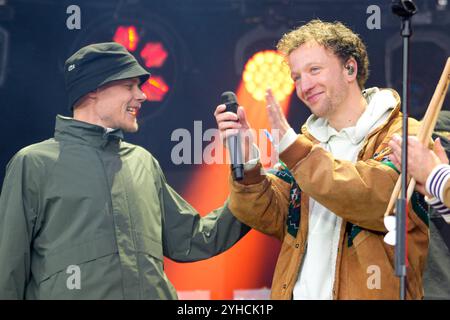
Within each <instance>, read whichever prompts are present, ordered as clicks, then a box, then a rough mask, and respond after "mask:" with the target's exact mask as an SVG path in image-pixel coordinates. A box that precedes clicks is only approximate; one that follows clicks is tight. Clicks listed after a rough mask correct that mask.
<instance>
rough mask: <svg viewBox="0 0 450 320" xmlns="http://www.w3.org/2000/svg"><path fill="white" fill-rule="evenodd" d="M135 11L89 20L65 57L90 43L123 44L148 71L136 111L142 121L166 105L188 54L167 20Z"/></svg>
mask: <svg viewBox="0 0 450 320" xmlns="http://www.w3.org/2000/svg"><path fill="white" fill-rule="evenodd" d="M136 10H137V9H136V7H134V9H133V8H128V9H127V10H125V11H124V12H122V13H121V14H120V15H119V16H114V15H113V16H111V14H110V13H106V14H105V15H102V16H99V17H98V18H97V19H95V20H92V22H91V23H90V24H89V25H86V26H84V27H83V28H82V30H81V32H80V33H79V36H78V37H77V39H76V40H75V41H74V43H73V45H72V47H71V48H70V51H69V52H68V53H67V56H70V55H72V54H73V53H74V52H75V51H77V50H78V49H80V48H81V47H83V46H86V45H88V44H92V43H99V42H110V41H115V42H117V43H120V44H122V45H123V46H124V47H126V48H127V49H128V51H130V52H131V53H132V54H133V55H134V56H135V58H136V59H137V60H138V62H139V63H140V64H141V65H142V66H144V67H145V68H146V69H147V70H148V71H149V72H150V74H151V77H150V79H149V81H147V82H146V83H144V84H143V85H142V90H143V91H144V93H145V94H146V95H147V101H146V102H144V103H143V104H142V108H141V110H140V113H139V121H140V122H141V124H142V123H144V122H146V121H148V120H150V119H152V118H154V117H155V116H157V115H159V114H161V113H164V112H166V111H165V110H167V109H168V108H170V106H171V105H172V104H171V101H172V99H173V98H174V94H175V92H174V91H175V90H176V91H177V92H178V91H181V85H182V82H181V81H180V77H181V72H182V70H184V69H185V68H187V65H188V63H189V62H188V61H187V59H188V58H187V57H189V54H188V53H187V47H186V45H185V44H184V42H183V40H182V39H181V37H180V36H179V35H178V33H177V31H176V30H175V29H174V28H173V26H172V25H171V24H170V23H169V22H167V21H166V20H164V19H163V18H161V17H160V16H155V15H153V14H151V13H146V14H145V16H144V15H143V14H142V12H137V11H136ZM61 65H64V61H61Z"/></svg>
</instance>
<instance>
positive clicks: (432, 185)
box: [425, 164, 450, 202]
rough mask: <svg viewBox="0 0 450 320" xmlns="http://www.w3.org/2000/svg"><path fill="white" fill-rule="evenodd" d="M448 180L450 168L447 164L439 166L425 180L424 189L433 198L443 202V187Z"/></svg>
mask: <svg viewBox="0 0 450 320" xmlns="http://www.w3.org/2000/svg"><path fill="white" fill-rule="evenodd" d="M448 179H450V166H449V165H448V164H440V165H438V166H437V167H436V168H434V169H433V171H431V173H430V175H429V176H428V178H427V181H426V184H425V188H426V191H427V192H428V193H429V194H431V195H432V196H433V197H435V198H437V199H439V201H440V202H444V201H443V193H444V186H445V184H446V183H447V181H448Z"/></svg>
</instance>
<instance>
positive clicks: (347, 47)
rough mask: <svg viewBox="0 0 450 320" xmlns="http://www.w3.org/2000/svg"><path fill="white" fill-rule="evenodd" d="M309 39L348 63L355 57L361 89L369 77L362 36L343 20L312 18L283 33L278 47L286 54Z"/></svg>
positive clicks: (367, 60)
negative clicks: (326, 20)
mask: <svg viewBox="0 0 450 320" xmlns="http://www.w3.org/2000/svg"><path fill="white" fill-rule="evenodd" d="M309 41H316V42H317V43H318V44H320V45H322V46H324V47H325V48H326V49H328V50H331V51H332V52H333V53H334V54H335V55H336V56H337V57H338V58H339V59H340V60H341V61H342V64H344V63H346V62H347V61H348V59H350V58H354V59H355V60H356V63H357V65H358V68H357V69H358V74H357V75H356V78H357V81H358V85H359V87H360V89H364V85H365V83H366V81H367V78H368V77H369V58H368V57H367V51H366V46H365V45H364V43H363V42H362V40H361V38H360V37H359V36H358V35H357V34H356V33H354V32H353V31H352V30H350V29H349V28H347V27H346V26H345V25H343V24H342V23H341V22H338V21H336V22H323V21H321V20H319V19H315V20H311V21H310V22H308V23H307V24H305V25H303V26H301V27H299V28H297V29H295V30H293V31H291V32H289V33H286V34H284V35H283V37H282V38H281V40H280V41H279V42H278V44H277V49H278V51H280V52H281V53H282V54H284V55H285V56H289V55H290V54H291V53H292V51H294V50H295V49H297V48H298V47H300V46H301V45H303V44H305V43H306V42H309Z"/></svg>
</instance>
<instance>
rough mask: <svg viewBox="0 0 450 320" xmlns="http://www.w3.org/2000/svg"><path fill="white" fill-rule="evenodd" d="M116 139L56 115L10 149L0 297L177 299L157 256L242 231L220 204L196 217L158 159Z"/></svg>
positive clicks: (218, 246) (214, 249) (0, 225)
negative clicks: (38, 134) (41, 133)
mask: <svg viewBox="0 0 450 320" xmlns="http://www.w3.org/2000/svg"><path fill="white" fill-rule="evenodd" d="M122 138H123V136H122V133H121V131H120V130H114V131H112V132H109V133H106V132H105V129H104V128H102V127H100V126H96V125H91V124H88V123H85V122H80V121H76V120H73V119H72V118H66V117H62V116H57V118H56V128H55V137H54V138H52V139H49V140H46V141H43V142H41V143H37V144H34V145H31V146H28V147H26V148H24V149H22V150H21V151H19V152H18V153H17V154H16V155H15V156H14V157H13V158H12V160H11V161H10V162H9V164H8V166H7V172H6V177H5V181H4V184H3V189H2V193H1V196H0V299H176V298H177V295H176V291H175V289H174V287H173V286H172V284H171V283H170V282H169V280H168V278H167V277H166V274H165V273H164V267H163V256H166V257H168V258H170V259H173V260H175V261H197V260H202V259H206V258H209V257H212V256H214V255H217V254H219V253H221V252H223V251H225V250H227V249H228V248H230V247H231V246H232V245H233V244H234V243H236V241H238V240H239V239H240V238H241V237H243V236H244V235H245V234H246V233H247V232H248V231H249V227H247V226H246V225H244V224H242V223H240V222H239V221H238V220H236V218H234V216H233V215H232V214H231V212H230V211H229V209H228V207H227V205H226V204H225V205H224V207H222V208H220V209H217V210H215V211H213V212H211V213H209V214H208V215H207V216H205V217H203V218H201V217H200V215H199V214H198V213H197V212H196V211H195V209H193V208H192V207H191V206H190V205H189V204H188V203H187V202H186V201H185V200H183V198H181V196H180V195H178V194H177V193H176V192H175V191H174V190H173V189H172V188H171V187H170V186H169V185H168V184H167V182H166V180H165V178H164V174H163V173H162V171H161V168H160V166H159V164H158V162H157V160H156V159H155V158H153V157H152V155H151V154H150V153H149V152H147V151H146V150H145V149H143V148H142V147H139V146H136V145H133V144H129V143H126V142H123V141H122ZM76 277H78V278H76ZM77 279H78V280H77Z"/></svg>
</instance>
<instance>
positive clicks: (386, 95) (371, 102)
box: [305, 87, 399, 145]
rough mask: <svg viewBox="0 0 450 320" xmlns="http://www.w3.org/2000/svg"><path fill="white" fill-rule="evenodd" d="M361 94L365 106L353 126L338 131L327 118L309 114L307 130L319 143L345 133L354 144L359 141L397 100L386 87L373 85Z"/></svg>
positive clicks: (377, 123) (378, 122)
mask: <svg viewBox="0 0 450 320" xmlns="http://www.w3.org/2000/svg"><path fill="white" fill-rule="evenodd" d="M362 94H363V96H364V98H365V99H366V101H367V108H366V110H365V111H364V113H363V114H362V115H361V117H360V118H359V119H358V121H357V122H356V125H355V126H354V127H348V128H344V129H342V130H341V131H340V132H338V131H336V130H335V129H334V128H332V127H331V126H330V125H329V123H328V120H327V119H324V118H319V117H317V116H315V115H311V116H310V117H309V118H308V120H307V121H306V124H305V125H306V128H307V130H308V132H309V133H310V134H311V135H312V136H313V137H314V138H315V139H317V140H318V141H319V142H321V143H327V142H328V141H329V140H330V139H331V138H332V137H333V136H336V135H346V136H347V138H348V140H350V141H351V143H352V144H354V145H357V144H359V143H361V142H362V141H363V140H364V138H365V137H366V136H367V135H368V134H369V133H370V132H371V131H372V130H374V129H376V128H377V127H378V126H379V125H381V124H382V123H383V122H384V121H385V120H386V119H387V118H388V117H389V115H390V113H391V111H392V110H393V109H394V108H395V107H396V105H397V104H398V102H399V101H398V100H397V98H396V97H395V95H394V93H393V92H392V91H391V90H388V89H379V88H377V87H373V88H369V89H365V90H364V91H363V92H362Z"/></svg>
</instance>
